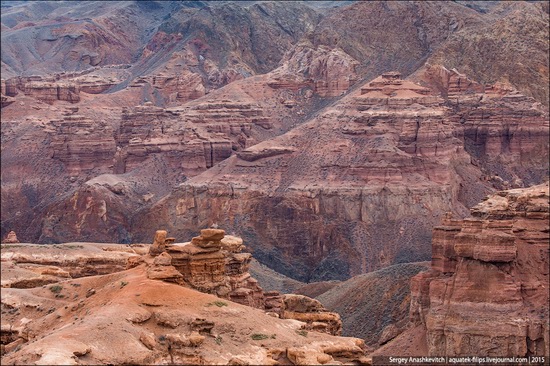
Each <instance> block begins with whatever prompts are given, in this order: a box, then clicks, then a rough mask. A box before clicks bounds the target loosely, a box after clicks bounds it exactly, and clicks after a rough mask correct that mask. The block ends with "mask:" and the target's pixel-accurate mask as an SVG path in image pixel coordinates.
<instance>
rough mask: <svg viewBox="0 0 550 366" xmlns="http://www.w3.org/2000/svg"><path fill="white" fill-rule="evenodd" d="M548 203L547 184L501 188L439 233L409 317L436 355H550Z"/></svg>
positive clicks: (413, 288) (448, 222)
mask: <svg viewBox="0 0 550 366" xmlns="http://www.w3.org/2000/svg"><path fill="white" fill-rule="evenodd" d="M548 200H549V186H548V183H546V184H544V185H539V186H534V187H531V188H526V189H514V190H509V191H501V192H498V193H497V194H494V195H492V196H490V197H488V198H487V199H486V200H485V201H484V202H482V203H480V204H478V205H477V206H475V207H473V208H472V215H473V218H471V219H464V220H453V219H450V218H447V219H445V220H444V221H443V226H441V227H437V228H435V229H434V236H433V241H432V243H433V253H434V254H433V260H432V270H431V271H429V272H424V273H421V274H419V275H417V276H416V277H415V278H413V280H412V281H411V292H412V299H411V312H410V317H411V321H412V322H413V324H421V325H422V326H424V327H425V329H426V332H427V345H428V350H429V353H430V354H431V355H438V356H462V355H480V356H544V355H548V351H549V349H550V348H549V347H550V338H549V336H548V334H549V329H550V326H549V321H548V319H549V318H548V315H549V308H548V301H549V289H548V281H549V272H548V265H549V256H548V253H549V251H548V247H549V239H550V238H549V235H548V232H549V225H548V219H549V213H548V212H549V206H548Z"/></svg>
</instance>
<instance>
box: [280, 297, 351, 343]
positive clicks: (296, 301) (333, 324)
mask: <svg viewBox="0 0 550 366" xmlns="http://www.w3.org/2000/svg"><path fill="white" fill-rule="evenodd" d="M282 300H283V302H282V308H281V315H280V317H281V318H283V319H296V320H299V321H302V322H305V323H306V325H305V326H304V327H302V328H303V329H304V330H314V331H317V332H323V333H328V334H332V335H341V334H342V320H341V319H340V315H339V314H338V313H334V312H330V311H328V310H327V309H325V307H324V306H323V305H322V304H321V303H320V302H319V301H317V300H315V299H311V298H309V297H307V296H303V295H290V294H289V295H283V298H282Z"/></svg>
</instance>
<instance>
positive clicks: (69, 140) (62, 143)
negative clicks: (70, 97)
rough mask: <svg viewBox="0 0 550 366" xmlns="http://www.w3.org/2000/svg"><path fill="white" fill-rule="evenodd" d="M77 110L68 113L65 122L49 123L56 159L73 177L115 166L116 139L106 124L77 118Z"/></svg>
mask: <svg viewBox="0 0 550 366" xmlns="http://www.w3.org/2000/svg"><path fill="white" fill-rule="evenodd" d="M77 112H78V108H76V109H72V110H70V111H68V112H67V113H65V116H63V119H59V120H53V121H50V123H51V125H52V127H53V129H52V130H50V131H49V136H50V139H51V142H50V146H49V148H50V149H51V150H52V153H51V156H52V158H53V159H56V160H60V161H61V162H63V163H64V164H65V167H66V169H67V171H68V173H69V175H71V176H76V175H78V174H79V173H80V172H82V171H90V170H92V169H94V168H105V167H108V166H110V165H112V162H113V155H114V153H115V150H116V147H115V139H114V137H113V131H112V128H111V126H110V125H109V124H108V123H107V122H106V121H95V120H92V119H91V118H87V117H85V116H83V115H79V114H76V113H77Z"/></svg>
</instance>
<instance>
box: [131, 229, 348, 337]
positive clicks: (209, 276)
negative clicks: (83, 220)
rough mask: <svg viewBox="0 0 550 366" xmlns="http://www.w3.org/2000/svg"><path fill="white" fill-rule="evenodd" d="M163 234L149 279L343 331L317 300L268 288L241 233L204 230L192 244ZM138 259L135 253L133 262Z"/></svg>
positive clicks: (307, 326)
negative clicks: (258, 275) (254, 268)
mask: <svg viewBox="0 0 550 366" xmlns="http://www.w3.org/2000/svg"><path fill="white" fill-rule="evenodd" d="M165 237H166V231H165V230H158V231H157V232H156V234H155V239H154V243H153V245H152V246H151V247H150V250H149V255H150V256H151V255H154V256H155V258H154V260H153V261H150V259H148V258H149V257H145V261H146V262H150V264H149V266H148V269H147V276H148V278H150V279H155V280H162V281H167V282H175V283H179V284H181V285H187V286H190V287H191V288H193V289H196V290H199V291H201V292H206V293H212V294H216V295H217V296H219V297H220V298H222V299H228V300H231V301H233V302H237V303H239V304H243V305H247V306H251V307H255V308H259V309H263V310H266V312H268V313H270V314H274V315H275V316H277V317H280V318H283V319H295V320H299V321H301V322H304V323H305V324H304V325H303V327H302V328H303V329H304V330H314V331H318V332H323V333H328V334H332V335H341V333H342V321H341V320H340V316H339V315H338V314H337V313H333V312H329V311H328V310H326V309H325V308H324V307H323V305H321V303H320V302H318V301H317V300H314V299H311V298H309V297H307V296H303V295H284V296H281V295H280V294H279V293H278V292H276V291H271V292H268V293H265V292H264V291H263V289H262V288H261V287H260V286H259V285H258V281H257V280H256V279H254V278H253V277H252V276H251V275H250V273H249V272H248V270H249V264H250V260H251V258H252V255H251V254H250V253H243V252H242V250H243V249H244V245H243V240H242V239H241V238H238V237H234V236H225V232H224V230H219V229H203V230H201V235H200V236H198V237H194V238H193V239H192V240H191V242H188V243H176V244H166V245H164V241H165ZM170 241H171V240H170ZM163 246H164V249H163ZM139 264H140V262H139V261H138V262H136V261H135V260H134V259H133V258H132V263H131V264H130V267H134V266H136V265H139Z"/></svg>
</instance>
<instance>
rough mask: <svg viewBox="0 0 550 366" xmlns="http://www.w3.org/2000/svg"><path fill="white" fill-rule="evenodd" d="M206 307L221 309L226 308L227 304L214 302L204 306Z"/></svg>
mask: <svg viewBox="0 0 550 366" xmlns="http://www.w3.org/2000/svg"><path fill="white" fill-rule="evenodd" d="M206 306H217V307H219V308H221V307H224V306H227V303H226V302H225V301H219V300H218V301H214V302H209V303H208V304H206Z"/></svg>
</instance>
